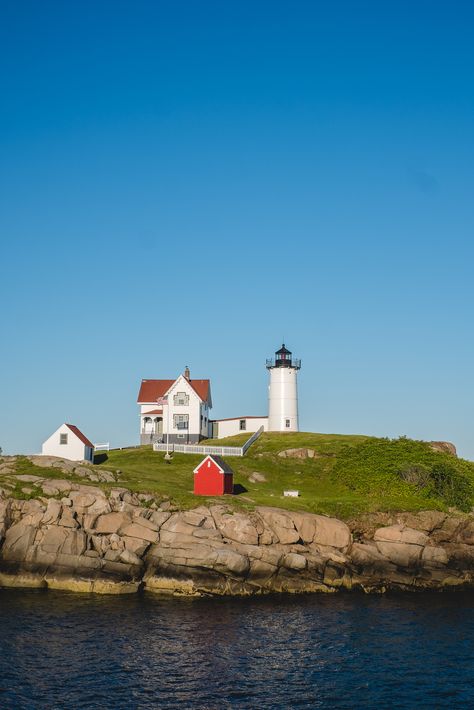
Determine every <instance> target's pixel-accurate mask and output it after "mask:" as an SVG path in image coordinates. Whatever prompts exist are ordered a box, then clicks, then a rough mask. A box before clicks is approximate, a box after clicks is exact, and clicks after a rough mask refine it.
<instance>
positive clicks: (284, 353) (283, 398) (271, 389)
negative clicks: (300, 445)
mask: <svg viewBox="0 0 474 710" xmlns="http://www.w3.org/2000/svg"><path fill="white" fill-rule="evenodd" d="M300 368H301V360H293V359H292V356H291V352H290V351H289V350H287V349H286V348H285V343H283V345H282V346H281V348H280V349H279V350H277V351H276V353H275V359H273V358H272V359H270V360H267V370H268V371H269V372H270V384H269V386H268V431H299V428H298V385H297V373H298V370H299V369H300Z"/></svg>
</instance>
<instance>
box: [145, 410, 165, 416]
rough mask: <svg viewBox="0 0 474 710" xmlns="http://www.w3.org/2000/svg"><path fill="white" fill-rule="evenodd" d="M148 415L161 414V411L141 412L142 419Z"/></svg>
mask: <svg viewBox="0 0 474 710" xmlns="http://www.w3.org/2000/svg"><path fill="white" fill-rule="evenodd" d="M148 414H163V410H162V409H151V410H150V411H149V412H142V417H146V416H147V415H148Z"/></svg>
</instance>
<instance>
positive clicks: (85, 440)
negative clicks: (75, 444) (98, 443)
mask: <svg viewBox="0 0 474 710" xmlns="http://www.w3.org/2000/svg"><path fill="white" fill-rule="evenodd" d="M66 426H67V427H68V429H70V430H71V431H72V433H73V434H75V435H76V436H77V438H78V439H80V440H81V441H82V443H83V444H85V445H86V446H90V448H91V449H93V448H94V444H93V443H92V442H91V441H89V439H88V438H87V436H86V435H85V434H83V433H82V431H81V430H80V429H78V428H77V426H74V424H66Z"/></svg>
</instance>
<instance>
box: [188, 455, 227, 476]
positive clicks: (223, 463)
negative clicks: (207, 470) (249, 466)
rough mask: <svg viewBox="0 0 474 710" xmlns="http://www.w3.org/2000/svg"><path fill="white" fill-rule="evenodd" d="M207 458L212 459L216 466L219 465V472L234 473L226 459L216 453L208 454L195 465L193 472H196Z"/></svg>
mask: <svg viewBox="0 0 474 710" xmlns="http://www.w3.org/2000/svg"><path fill="white" fill-rule="evenodd" d="M208 459H211V461H214V463H215V464H216V466H218V467H219V469H220V472H221V473H234V472H233V470H232V469H231V467H230V466H229V464H228V463H227V461H224V459H223V458H222V457H221V456H217V455H216V454H208V455H207V456H206V457H205V458H204V459H203V460H202V461H201V463H200V464H198V465H197V466H196V468H195V469H194V471H193V473H197V472H198V471H199V470H200V469H201V468H202V466H203V465H204V464H205V463H206V461H207V460H208Z"/></svg>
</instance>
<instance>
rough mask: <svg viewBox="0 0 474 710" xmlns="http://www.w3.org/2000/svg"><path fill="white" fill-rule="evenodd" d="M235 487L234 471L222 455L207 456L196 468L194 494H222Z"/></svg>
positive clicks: (229, 491) (231, 490)
mask: <svg viewBox="0 0 474 710" xmlns="http://www.w3.org/2000/svg"><path fill="white" fill-rule="evenodd" d="M233 489H234V472H233V471H232V469H231V467H230V466H229V465H228V464H227V463H226V462H225V461H224V459H222V458H221V457H220V456H213V455H209V456H206V458H205V459H203V461H201V463H200V464H199V466H196V468H195V469H194V495H196V496H222V495H224V493H232V492H233Z"/></svg>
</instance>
